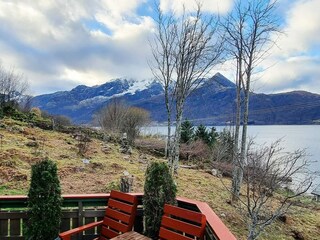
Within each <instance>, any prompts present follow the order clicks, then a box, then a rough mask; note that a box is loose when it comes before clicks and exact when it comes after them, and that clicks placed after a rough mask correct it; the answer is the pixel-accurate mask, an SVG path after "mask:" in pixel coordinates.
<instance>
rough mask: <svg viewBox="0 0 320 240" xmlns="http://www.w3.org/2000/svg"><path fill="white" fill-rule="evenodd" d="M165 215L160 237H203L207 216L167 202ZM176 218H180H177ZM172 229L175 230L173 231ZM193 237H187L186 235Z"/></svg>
mask: <svg viewBox="0 0 320 240" xmlns="http://www.w3.org/2000/svg"><path fill="white" fill-rule="evenodd" d="M163 212H164V216H163V217H162V221H161V230H162V231H160V233H159V236H160V238H163V239H168V240H169V239H178V236H177V235H180V236H182V237H179V239H194V237H196V238H197V239H202V238H203V235H204V230H205V227H206V216H205V215H203V214H202V213H199V212H194V211H190V210H187V209H183V208H179V207H176V206H172V205H168V204H165V206H164V210H163ZM176 218H179V220H178V219H176ZM171 230H174V232H173V231H171ZM186 234H188V235H191V236H193V238H189V237H188V238H186V236H184V235H186Z"/></svg>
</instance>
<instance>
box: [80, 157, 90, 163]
mask: <svg viewBox="0 0 320 240" xmlns="http://www.w3.org/2000/svg"><path fill="white" fill-rule="evenodd" d="M82 162H83V163H84V164H89V163H90V160H89V159H86V158H84V159H82Z"/></svg>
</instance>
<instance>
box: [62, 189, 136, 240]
mask: <svg viewBox="0 0 320 240" xmlns="http://www.w3.org/2000/svg"><path fill="white" fill-rule="evenodd" d="M137 205H138V200H137V197H136V196H132V195H130V194H126V193H122V192H118V191H111V194H110V198H109V201H108V207H107V209H106V212H105V216H104V219H103V220H102V221H99V222H93V223H89V224H86V225H84V226H81V227H78V228H74V229H71V230H69V231H66V232H63V233H60V234H59V237H60V238H61V239H62V240H70V239H71V236H72V235H74V234H77V233H80V232H83V231H85V230H88V229H90V228H94V227H97V226H100V225H101V232H100V236H99V238H98V239H99V240H105V239H110V238H113V237H116V236H118V235H119V234H122V233H124V232H128V231H131V230H132V227H133V224H134V219H135V216H136V211H137Z"/></svg>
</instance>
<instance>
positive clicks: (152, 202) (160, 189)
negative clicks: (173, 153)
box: [143, 162, 177, 239]
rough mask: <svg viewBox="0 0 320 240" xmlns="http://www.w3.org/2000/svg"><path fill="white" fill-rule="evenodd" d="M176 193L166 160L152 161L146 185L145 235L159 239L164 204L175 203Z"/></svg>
mask: <svg viewBox="0 0 320 240" xmlns="http://www.w3.org/2000/svg"><path fill="white" fill-rule="evenodd" d="M176 193H177V187H176V185H175V183H174V181H173V179H172V176H171V174H170V171H169V167H168V166H167V164H166V163H164V162H153V163H151V164H150V165H149V166H148V168H147V171H146V179H145V185H144V198H143V206H144V226H145V235H147V236H148V237H150V238H152V239H158V235H159V229H160V224H161V217H162V215H163V207H164V204H165V203H168V204H175V203H176Z"/></svg>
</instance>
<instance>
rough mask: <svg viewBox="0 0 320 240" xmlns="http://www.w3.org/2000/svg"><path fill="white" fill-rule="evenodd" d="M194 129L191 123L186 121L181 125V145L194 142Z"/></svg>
mask: <svg viewBox="0 0 320 240" xmlns="http://www.w3.org/2000/svg"><path fill="white" fill-rule="evenodd" d="M193 135H194V129H193V125H192V123H191V122H190V121H188V120H186V121H184V122H183V123H182V124H181V138H180V141H181V143H187V144H189V143H190V142H191V141H192V140H193Z"/></svg>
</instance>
